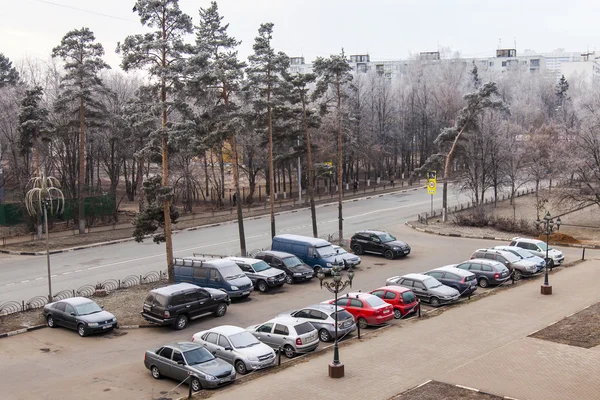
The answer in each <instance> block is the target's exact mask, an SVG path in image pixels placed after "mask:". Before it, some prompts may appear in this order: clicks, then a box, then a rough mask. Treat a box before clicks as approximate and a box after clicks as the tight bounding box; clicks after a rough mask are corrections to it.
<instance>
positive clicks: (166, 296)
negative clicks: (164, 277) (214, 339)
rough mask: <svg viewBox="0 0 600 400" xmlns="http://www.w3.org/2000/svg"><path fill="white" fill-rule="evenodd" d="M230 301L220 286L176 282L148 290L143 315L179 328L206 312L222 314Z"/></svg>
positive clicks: (151, 320) (159, 322) (161, 323)
mask: <svg viewBox="0 0 600 400" xmlns="http://www.w3.org/2000/svg"><path fill="white" fill-rule="evenodd" d="M230 304H231V300H230V299H229V296H228V295H227V293H225V292H223V291H221V290H217V289H211V288H202V287H200V286H196V285H192V284H191V283H178V284H176V285H169V286H165V287H161V288H158V289H154V290H151V291H150V293H148V296H147V297H146V300H144V309H143V311H142V317H144V318H145V319H146V320H147V321H150V322H154V323H156V324H159V325H170V326H172V327H173V328H175V329H177V330H179V329H183V328H185V327H186V326H187V322H188V320H190V319H195V318H198V317H201V316H203V315H206V314H211V313H212V314H214V315H215V316H216V317H222V316H223V315H225V313H226V312H227V307H228V306H229V305H230Z"/></svg>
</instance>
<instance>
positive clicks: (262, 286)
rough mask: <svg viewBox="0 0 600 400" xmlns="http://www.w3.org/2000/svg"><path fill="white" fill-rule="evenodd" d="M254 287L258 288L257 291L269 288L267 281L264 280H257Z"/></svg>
mask: <svg viewBox="0 0 600 400" xmlns="http://www.w3.org/2000/svg"><path fill="white" fill-rule="evenodd" d="M256 288H257V289H258V291H259V292H262V293H264V292H266V291H267V290H269V286H268V285H267V282H265V281H258V283H257V284H256Z"/></svg>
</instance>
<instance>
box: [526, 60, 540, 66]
mask: <svg viewBox="0 0 600 400" xmlns="http://www.w3.org/2000/svg"><path fill="white" fill-rule="evenodd" d="M529 66H530V67H539V66H540V60H539V58H537V59H535V60H529Z"/></svg>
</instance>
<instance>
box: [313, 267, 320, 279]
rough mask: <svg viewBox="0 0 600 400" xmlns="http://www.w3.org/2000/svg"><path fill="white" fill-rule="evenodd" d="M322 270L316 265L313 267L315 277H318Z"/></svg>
mask: <svg viewBox="0 0 600 400" xmlns="http://www.w3.org/2000/svg"><path fill="white" fill-rule="evenodd" d="M320 270H321V267H319V266H318V265H315V266H314V267H313V271H314V272H313V276H317V274H318V273H319V271H320Z"/></svg>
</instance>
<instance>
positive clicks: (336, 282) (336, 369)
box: [317, 260, 354, 378]
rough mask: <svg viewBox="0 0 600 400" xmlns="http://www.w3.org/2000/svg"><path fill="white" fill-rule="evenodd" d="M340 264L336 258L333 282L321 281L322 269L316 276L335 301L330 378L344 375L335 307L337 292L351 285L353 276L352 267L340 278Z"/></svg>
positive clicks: (322, 277) (336, 309)
mask: <svg viewBox="0 0 600 400" xmlns="http://www.w3.org/2000/svg"><path fill="white" fill-rule="evenodd" d="M341 271H342V265H338V263H337V260H336V262H335V265H334V266H333V267H332V268H331V276H332V278H333V282H323V280H324V279H325V274H324V273H323V270H319V273H318V274H317V278H319V282H320V283H321V288H323V286H325V288H326V289H327V290H329V291H330V292H331V293H333V294H334V295H335V301H334V302H333V304H334V305H335V313H334V315H335V342H334V344H333V362H332V363H331V364H329V377H330V378H343V377H344V364H342V363H341V362H340V353H339V346H338V308H337V300H338V294H339V293H341V292H343V291H344V289H346V288H347V287H352V279H353V278H354V271H353V270H352V267H350V269H349V270H348V272H347V275H348V279H346V280H342V275H341Z"/></svg>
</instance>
